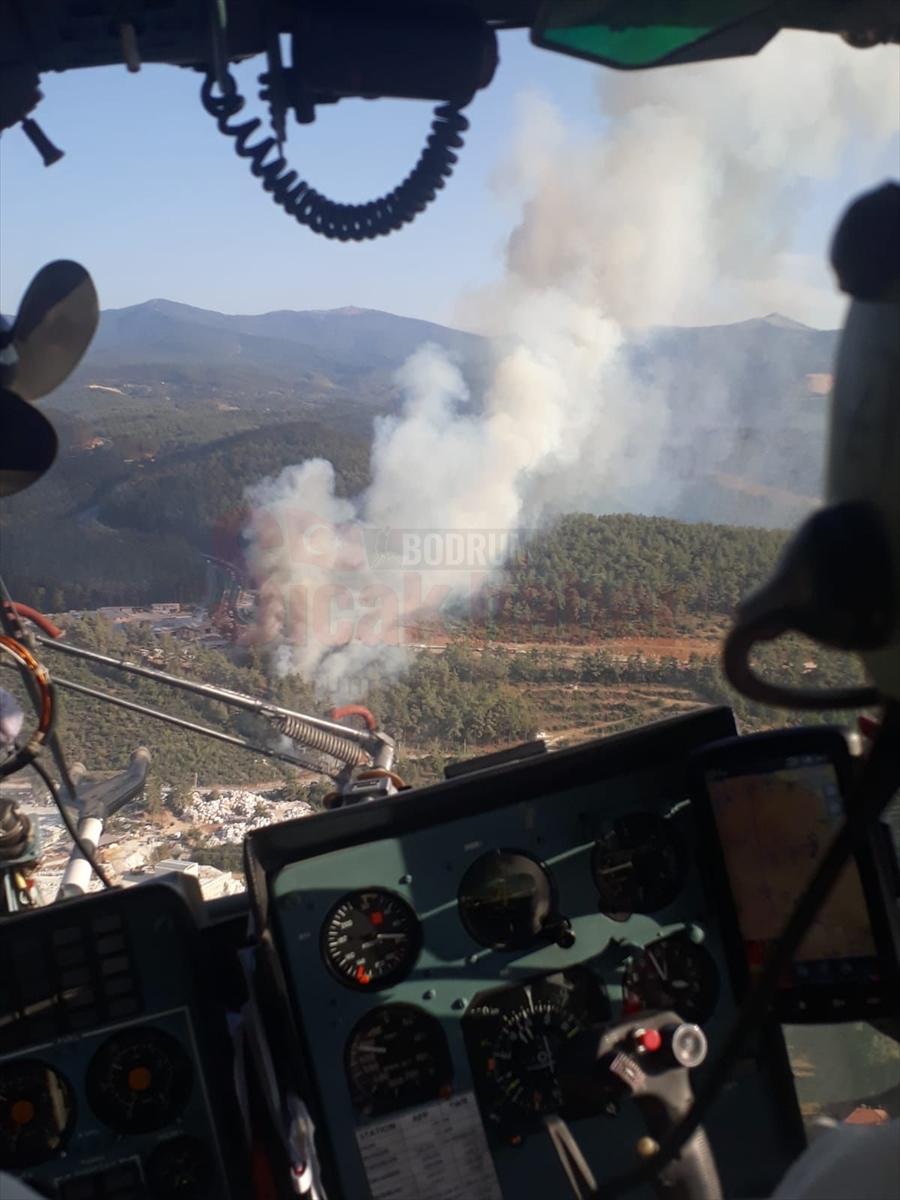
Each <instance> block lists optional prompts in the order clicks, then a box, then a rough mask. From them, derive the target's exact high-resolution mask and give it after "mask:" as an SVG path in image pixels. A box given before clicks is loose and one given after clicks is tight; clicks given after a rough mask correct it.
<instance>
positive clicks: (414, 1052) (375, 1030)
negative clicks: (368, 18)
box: [344, 1004, 453, 1116]
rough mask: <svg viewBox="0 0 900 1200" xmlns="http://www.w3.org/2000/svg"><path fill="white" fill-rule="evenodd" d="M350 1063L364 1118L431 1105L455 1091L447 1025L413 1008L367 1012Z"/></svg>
mask: <svg viewBox="0 0 900 1200" xmlns="http://www.w3.org/2000/svg"><path fill="white" fill-rule="evenodd" d="M344 1062H345V1067H346V1071H347V1082H348V1084H349V1086H350V1095H351V1097H352V1099H353V1104H354V1107H355V1108H356V1109H357V1111H358V1112H360V1113H362V1114H363V1115H364V1116H374V1115H378V1114H382V1113H389V1112H396V1111H397V1109H400V1108H410V1107H411V1106H412V1105H415V1104H425V1103H426V1102H427V1101H428V1100H436V1099H437V1098H438V1097H440V1096H448V1095H449V1094H450V1092H451V1090H452V1083H453V1066H452V1064H451V1062H450V1051H449V1050H448V1048H447V1039H446V1037H445V1036H444V1031H443V1029H442V1028H441V1024H440V1022H439V1021H438V1020H437V1018H435V1017H432V1016H431V1015H430V1014H429V1013H426V1012H423V1011H422V1010H421V1009H420V1008H416V1007H415V1006H414V1005H412V1004H384V1005H382V1006H381V1007H379V1008H374V1009H372V1011H371V1012H368V1013H366V1015H365V1016H364V1017H363V1018H362V1020H361V1021H359V1022H358V1023H357V1024H356V1026H355V1027H354V1029H353V1031H352V1033H351V1034H350V1038H349V1041H348V1042H347V1048H346V1050H345V1052H344Z"/></svg>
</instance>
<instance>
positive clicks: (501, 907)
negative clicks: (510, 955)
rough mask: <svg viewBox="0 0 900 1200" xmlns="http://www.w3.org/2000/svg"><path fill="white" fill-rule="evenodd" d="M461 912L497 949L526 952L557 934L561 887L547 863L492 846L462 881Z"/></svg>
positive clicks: (479, 938)
mask: <svg viewBox="0 0 900 1200" xmlns="http://www.w3.org/2000/svg"><path fill="white" fill-rule="evenodd" d="M458 903H459V915H460V919H461V920H462V923H463V925H465V927H466V929H467V930H468V933H469V935H470V936H471V937H472V938H474V940H475V941H476V942H478V943H479V944H480V945H482V946H487V947H488V948H489V949H491V950H524V949H525V948H526V947H528V946H531V945H534V943H535V942H537V941H539V940H541V939H542V938H543V937H545V936H547V935H548V934H549V935H550V937H551V938H553V937H554V936H555V933H556V930H558V928H559V926H560V923H561V918H560V916H559V914H558V913H557V905H556V885H555V884H554V882H553V877H552V875H551V874H550V872H549V871H548V870H547V868H546V867H545V866H544V864H543V863H541V862H539V861H538V860H537V859H536V858H532V856H531V855H530V854H525V853H523V852H522V851H515V850H490V851H488V853H487V854H482V855H481V857H480V858H477V859H476V860H475V862H473V863H472V865H471V866H470V867H469V868H468V870H467V871H466V873H465V875H464V876H463V878H462V882H461V883H460V885H459V895H458Z"/></svg>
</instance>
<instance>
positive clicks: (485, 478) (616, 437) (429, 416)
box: [247, 34, 898, 699]
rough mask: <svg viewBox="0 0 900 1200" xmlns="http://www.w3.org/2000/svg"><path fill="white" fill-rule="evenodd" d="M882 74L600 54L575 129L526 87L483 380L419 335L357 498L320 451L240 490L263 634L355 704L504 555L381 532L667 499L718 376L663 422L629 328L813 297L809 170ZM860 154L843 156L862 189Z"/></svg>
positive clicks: (881, 82) (660, 508)
mask: <svg viewBox="0 0 900 1200" xmlns="http://www.w3.org/2000/svg"><path fill="white" fill-rule="evenodd" d="M895 68H896V56H895V55H894V53H893V52H892V51H891V50H890V49H885V50H881V49H879V50H872V51H868V52H866V53H865V54H861V53H859V52H855V51H853V50H851V49H850V48H849V47H847V46H845V45H843V44H842V43H840V42H839V41H838V40H837V39H825V38H810V37H808V36H807V37H804V36H802V35H794V36H792V35H787V34H785V35H781V36H780V37H779V38H778V39H776V40H775V41H774V42H773V43H772V44H771V45H770V46H769V47H767V48H766V49H765V50H764V51H763V52H762V54H760V55H759V56H758V57H757V58H755V59H750V60H740V61H729V62H724V63H713V64H705V65H698V66H692V67H689V68H683V69H678V70H660V71H649V72H638V73H625V74H615V73H613V72H599V73H598V77H597V78H598V96H599V104H600V112H601V115H602V123H601V125H600V128H599V130H598V131H593V132H591V133H590V134H589V135H586V136H585V135H584V134H582V133H578V132H576V131H573V130H571V129H569V128H567V127H566V125H565V124H564V122H563V120H562V118H561V117H560V115H559V114H558V112H557V111H556V110H555V109H554V108H553V107H552V106H551V105H550V104H549V103H547V102H546V101H544V100H542V99H540V98H537V97H531V98H529V99H527V100H526V101H525V103H524V106H523V120H522V125H521V131H520V135H519V139H518V144H517V146H516V147H515V149H514V152H513V153H512V155H511V157H510V160H509V161H508V162H506V163H504V164H502V167H501V170H500V171H499V173H498V187H499V188H500V189H501V190H502V191H503V192H505V193H507V194H508V195H512V196H513V197H514V198H516V199H517V200H519V201H521V203H522V215H521V219H520V221H519V223H518V224H517V226H516V228H515V229H514V230H513V232H512V234H511V236H510V238H509V241H508V244H507V250H506V263H505V271H504V275H503V278H502V280H501V281H500V282H499V283H498V284H497V285H495V286H493V287H491V288H489V289H486V290H485V291H483V292H482V293H480V294H479V295H477V296H475V297H472V298H470V301H469V302H468V304H467V306H466V311H465V317H466V322H467V323H468V324H469V325H470V326H471V325H473V324H477V325H479V326H480V327H481V328H482V329H483V330H484V332H486V333H488V334H490V335H493V336H494V337H495V338H496V342H495V345H496V347H497V352H496V361H495V364H494V368H493V373H492V377H491V380H490V383H489V385H488V387H487V388H486V390H485V392H484V395H483V396H476V397H474V398H473V397H472V396H470V392H469V386H468V384H467V382H466V378H465V375H464V370H463V367H462V366H461V365H460V364H458V363H455V362H453V361H451V359H450V358H449V357H448V356H447V355H445V354H444V353H442V352H441V351H440V350H439V349H438V348H436V347H434V346H423V347H421V348H420V349H419V350H417V351H416V352H415V353H414V354H413V355H412V356H411V357H410V359H409V360H408V361H407V362H406V364H405V365H404V366H403V367H402V368H401V370H400V371H399V373H398V377H397V382H398V386H399V387H400V389H401V391H402V393H403V396H404V406H403V409H402V413H401V415H400V416H399V417H385V418H381V419H379V421H378V422H377V424H376V431H375V438H374V443H373V447H372V458H371V485H370V487H369V488H368V490H367V491H366V492H365V493H364V494H363V495H361V496H359V497H357V498H355V499H353V500H347V499H342V498H339V497H337V496H336V495H335V489H334V471H333V469H332V467H331V465H330V464H329V463H326V462H324V461H321V460H315V461H309V462H306V463H304V464H302V465H300V466H295V467H290V468H288V469H286V470H285V471H284V472H282V474H281V475H280V476H278V478H277V479H274V480H268V481H266V482H264V483H262V484H260V485H258V486H256V487H255V488H253V489H251V491H250V493H249V495H248V499H249V501H250V504H251V507H252V515H251V518H250V522H249V526H248V530H247V532H248V535H249V545H250V564H251V568H252V570H253V573H254V575H255V576H256V578H257V580H258V581H259V583H260V587H261V594H260V604H259V613H258V628H257V635H258V638H259V640H260V641H262V642H263V643H265V644H266V645H267V646H269V647H274V652H275V654H276V658H277V661H278V663H279V664H280V666H281V668H282V669H283V670H286V671H299V672H302V673H303V674H304V675H306V676H307V677H308V678H310V679H312V680H314V681H315V683H316V684H317V686H318V687H319V688H321V690H322V691H323V692H324V693H327V694H328V695H330V696H332V697H334V698H336V699H347V698H355V695H356V693H357V691H358V690H359V688H360V678H361V677H362V676H364V675H365V674H366V672H367V671H370V670H372V669H377V670H378V671H379V672H381V673H391V672H395V671H399V670H401V669H402V667H403V665H404V663H405V662H406V656H407V653H408V651H407V649H406V647H405V641H406V640H407V639H406V638H405V637H404V632H403V631H404V627H405V625H406V624H408V623H409V621H410V619H411V618H412V617H413V615H414V613H415V612H416V605H418V606H419V609H420V610H421V609H422V608H424V609H425V610H428V611H433V612H437V611H438V610H439V609H440V608H441V605H442V604H443V603H444V602H445V601H446V600H447V599H448V598H449V597H451V596H454V595H455V596H457V597H458V596H459V595H460V593H461V592H462V593H465V592H468V593H470V594H473V593H475V592H477V591H478V589H479V588H481V587H482V586H483V584H484V582H485V580H486V579H487V578H489V576H490V573H491V569H492V568H493V567H494V566H495V565H496V564H493V563H488V564H487V569H485V566H484V565H482V566H480V567H476V566H475V565H474V564H473V563H469V564H466V563H465V562H464V563H463V564H462V567H463V569H462V570H461V569H460V567H458V566H457V567H455V568H454V569H450V566H449V564H444V566H443V567H442V566H441V565H440V564H439V563H438V564H436V565H435V567H433V568H432V569H430V570H429V571H427V572H425V571H422V572H421V574H420V573H419V571H418V569H417V568H410V567H409V566H408V565H407V566H406V567H404V566H403V564H402V563H400V562H399V561H394V560H392V559H391V557H390V555H388V556H387V561H386V562H385V561H382V560H380V559H379V558H378V556H377V555H373V553H372V547H373V546H377V545H378V543H379V539H381V541H382V542H387V543H390V542H391V539H392V538H394V539H395V543H394V544H396V538H400V539H401V542H402V537H403V535H404V532H406V533H408V532H409V531H416V530H418V531H422V530H431V531H451V532H453V531H456V532H461V533H464V534H471V533H473V532H478V531H485V530H491V531H504V530H506V531H517V530H521V529H523V528H526V527H533V526H536V525H539V524H540V523H541V522H544V521H546V520H547V519H548V518H550V517H552V516H553V515H555V514H558V513H561V512H566V511H574V510H581V511H590V512H609V511H636V512H644V513H671V512H673V511H677V505H676V500H677V495H678V490H679V488H680V486H681V483H680V481H679V479H677V478H675V477H673V475H672V472H671V471H670V470H669V469H668V467H667V464H668V461H669V455H670V453H671V451H672V448H673V447H674V446H679V445H680V446H685V445H689V444H690V442H691V439H692V438H693V437H694V436H695V433H696V429H697V424H696V422H698V421H700V420H701V419H702V418H704V417H706V418H708V417H709V415H710V412H711V411H712V410H715V409H716V407H717V406H720V405H721V404H722V387H723V384H722V381H721V380H720V379H711V380H710V382H709V387H708V389H701V394H698V395H697V396H696V398H695V402H694V404H693V405H692V408H691V412H690V413H679V414H678V415H677V420H676V419H674V418H673V413H672V410H671V408H670V406H669V404H668V403H667V395H666V387H665V381H664V380H662V379H658V378H656V379H654V378H653V377H652V375H651V376H647V375H646V374H644V375H642V376H641V377H640V378H638V377H637V376H636V375H635V374H634V373H633V372H632V370H631V366H630V362H631V360H630V358H629V356H628V355H627V354H626V353H625V352H624V350H625V347H626V342H627V339H628V338H629V337H631V336H632V332H631V331H632V330H633V327H635V326H640V327H647V326H650V325H653V324H664V323H679V324H686V323H691V322H693V323H709V322H710V321H714V320H715V321H719V322H727V321H731V320H737V319H741V318H745V317H748V316H754V315H757V314H759V313H764V312H768V311H771V310H772V309H775V308H780V309H782V310H784V309H786V310H787V311H788V312H792V311H794V312H796V311H801V312H804V313H807V312H810V311H813V312H814V311H816V305H817V304H818V303H819V302H820V294H821V292H822V288H821V286H820V285H819V283H818V282H817V281H818V278H819V262H820V260H821V258H822V255H821V254H820V253H818V252H817V253H816V254H814V255H811V256H810V257H809V258H808V259H805V258H803V257H802V256H799V255H798V254H797V253H796V251H795V250H794V249H792V246H793V245H794V243H795V241H796V237H795V235H796V226H797V224H798V222H799V221H800V220H801V218H802V212H803V208H804V206H805V205H806V204H808V203H809V198H808V187H809V180H810V179H814V180H827V179H829V178H830V177H831V176H833V175H834V174H835V172H836V171H837V169H838V167H839V166H840V165H841V164H842V163H843V162H844V160H845V159H846V157H847V155H848V154H849V152H850V149H851V147H852V148H853V152H854V154H855V155H856V159H859V157H860V152H859V150H858V147H855V146H854V138H855V136H856V134H857V133H859V132H860V131H862V134H863V137H864V139H865V140H866V142H867V144H868V145H869V146H870V147H872V148H873V152H874V149H877V148H879V147H882V146H883V145H884V142H885V140H886V139H888V138H890V137H891V136H893V133H894V124H895V118H896V112H897V96H896V93H897V90H898V84H897V78H896V70H895ZM892 96H893V102H892V100H891V97H892ZM798 97H802V100H801V101H799V102H798ZM865 171H866V165H865V162H859V161H854V173H855V175H856V176H857V177H858V182H859V185H860V186H864V185H866V184H868V183H870V182H871V180H870V179H869V178H868V177H867V176H866V174H865ZM450 199H451V198H450V197H449V196H448V202H449V201H450ZM725 373H727V364H723V378H724V377H725ZM723 460H724V458H723ZM708 466H709V469H710V470H711V471H715V470H716V469H717V464H716V463H715V462H712V463H710V464H708ZM464 557H465V556H464ZM467 565H468V566H469V567H470V568H471V569H470V570H468V571H466V570H465V567H466V566H467ZM426 576H427V578H426Z"/></svg>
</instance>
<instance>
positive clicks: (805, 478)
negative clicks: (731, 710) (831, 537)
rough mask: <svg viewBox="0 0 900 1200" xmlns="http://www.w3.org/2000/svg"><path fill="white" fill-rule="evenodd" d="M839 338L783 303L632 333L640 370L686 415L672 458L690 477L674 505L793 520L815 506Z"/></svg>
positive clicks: (710, 514) (714, 513) (686, 511)
mask: <svg viewBox="0 0 900 1200" xmlns="http://www.w3.org/2000/svg"><path fill="white" fill-rule="evenodd" d="M837 338H838V334H837V332H835V331H831V330H821V329H810V328H809V327H808V326H806V325H801V324H800V323H799V322H797V321H792V320H790V319H789V318H787V317H783V316H780V315H779V314H777V313H772V314H770V315H769V316H767V317H763V318H761V319H759V320H752V321H741V322H739V323H737V324H735V325H713V326H707V327H703V328H698V329H691V328H678V327H671V328H657V329H650V330H647V331H645V332H643V333H641V334H637V335H634V336H633V337H632V340H631V344H630V354H631V358H632V363H633V366H634V371H635V374H636V376H637V378H638V379H639V380H641V381H642V382H643V383H645V384H646V385H648V386H650V387H652V388H654V389H655V390H657V391H658V392H660V393H661V394H662V395H664V396H665V397H666V402H667V405H668V407H669V409H670V411H671V412H672V413H673V414H674V416H675V417H676V419H675V420H674V421H673V422H672V425H671V429H670V439H669V444H668V446H667V451H666V459H667V462H666V467H667V470H669V471H671V472H672V473H673V474H675V475H677V476H678V477H680V478H681V479H683V481H684V487H683V489H682V491H681V493H680V496H679V500H678V505H677V508H676V509H675V511H673V513H672V515H674V516H679V517H685V518H687V519H690V520H714V521H723V522H727V523H735V524H749V525H773V526H777V525H782V526H786V525H792V524H794V523H795V522H796V521H797V520H798V519H799V518H800V517H802V516H803V515H804V514H805V513H806V512H807V511H808V510H809V507H810V504H811V503H812V501H814V500H815V499H817V498H818V497H819V496H820V495H821V487H822V463H823V455H824V448H825V431H826V425H827V420H828V398H827V391H828V384H829V380H830V372H831V370H832V366H833V362H834V356H835V353H836V350H837ZM823 393H824V394H823Z"/></svg>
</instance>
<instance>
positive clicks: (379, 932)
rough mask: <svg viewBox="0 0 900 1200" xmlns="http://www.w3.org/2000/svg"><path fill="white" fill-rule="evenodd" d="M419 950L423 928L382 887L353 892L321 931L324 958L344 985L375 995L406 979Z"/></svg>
mask: <svg viewBox="0 0 900 1200" xmlns="http://www.w3.org/2000/svg"><path fill="white" fill-rule="evenodd" d="M421 948H422V927H421V925H420V924H419V921H418V918H417V917H416V914H415V913H414V912H413V910H412V909H411V908H410V906H409V905H408V904H407V903H406V901H405V900H402V899H401V898H400V897H399V896H397V895H395V894H394V893H393V892H389V891H387V890H386V889H384V888H367V889H366V890H365V891H359V892H351V893H350V894H349V895H348V896H344V898H343V900H339V901H338V903H337V904H336V905H335V906H334V908H333V909H332V910H331V912H330V913H329V914H328V916H327V917H326V918H325V924H324V925H323V927H322V954H323V955H324V958H325V962H326V963H327V964H328V966H329V968H330V969H331V971H332V972H333V973H334V974H335V976H336V977H337V978H338V979H339V980H340V981H341V983H343V984H345V985H346V986H347V987H352V988H359V989H360V990H362V991H369V992H376V991H378V990H379V989H380V988H386V987H390V986H391V985H392V984H394V983H398V982H399V981H400V980H401V979H404V978H405V977H406V976H407V975H408V974H409V972H410V971H411V970H412V968H413V965H414V963H415V961H416V959H417V958H418V957H419V951H420V950H421Z"/></svg>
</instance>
